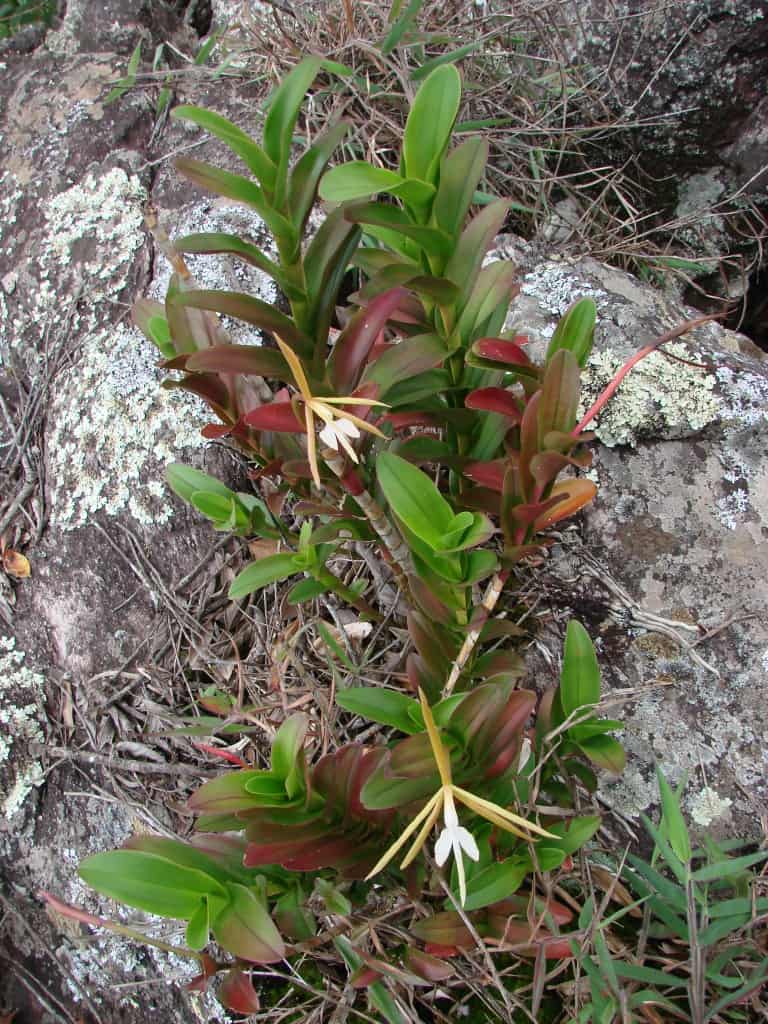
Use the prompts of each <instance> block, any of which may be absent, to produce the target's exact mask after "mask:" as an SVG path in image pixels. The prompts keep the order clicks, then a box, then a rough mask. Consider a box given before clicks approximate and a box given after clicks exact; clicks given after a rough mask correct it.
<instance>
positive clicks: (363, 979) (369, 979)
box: [349, 964, 382, 988]
mask: <svg viewBox="0 0 768 1024" xmlns="http://www.w3.org/2000/svg"><path fill="white" fill-rule="evenodd" d="M381 978H382V975H381V972H380V971H375V970H374V969H373V968H372V967H369V966H368V965H367V964H361V965H360V966H359V967H358V968H357V970H355V971H353V972H352V974H350V976H349V983H350V985H351V986H352V988H368V986H369V985H373V984H374V982H377V981H381Z"/></svg>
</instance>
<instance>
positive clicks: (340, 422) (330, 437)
mask: <svg viewBox="0 0 768 1024" xmlns="http://www.w3.org/2000/svg"><path fill="white" fill-rule="evenodd" d="M350 437H360V431H359V430H358V429H357V427H356V426H355V424H354V423H352V421H351V420H348V419H345V418H344V417H343V416H341V417H339V418H338V419H333V420H331V421H330V422H327V423H326V425H325V426H324V427H323V429H322V430H321V431H320V440H321V441H322V442H323V443H324V444H327V445H328V447H329V448H333V450H334V451H336V452H337V451H338V450H339V444H341V446H342V448H343V449H344V451H345V452H346V453H347V455H349V457H350V458H351V459H352V460H353V462H358V461H359V459H358V457H357V452H356V451H355V450H354V448H353V447H352V445H351V444H350V443H349V438H350Z"/></svg>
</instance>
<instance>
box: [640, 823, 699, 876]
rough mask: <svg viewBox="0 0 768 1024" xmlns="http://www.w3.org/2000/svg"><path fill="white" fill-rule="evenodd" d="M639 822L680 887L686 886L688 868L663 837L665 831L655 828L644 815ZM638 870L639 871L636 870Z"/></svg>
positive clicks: (665, 837) (664, 836)
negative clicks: (643, 826)
mask: <svg viewBox="0 0 768 1024" xmlns="http://www.w3.org/2000/svg"><path fill="white" fill-rule="evenodd" d="M640 820H641V821H642V823H643V825H645V828H646V830H647V831H648V834H649V835H650V836H651V838H652V839H653V841H654V843H655V844H656V847H657V849H658V851H659V853H661V855H662V857H663V858H664V860H665V861H666V862H667V866H668V867H669V869H670V871H671V872H672V874H673V875H674V876H675V878H676V879H677V880H678V882H679V883H680V885H687V884H688V881H689V869H688V866H687V865H686V864H685V863H684V862H683V861H682V860H680V858H679V857H678V856H677V854H676V853H675V851H674V850H673V849H672V847H671V846H670V844H669V841H668V839H667V836H666V835H665V831H666V830H665V829H662V828H657V827H656V826H655V825H654V824H653V822H652V821H651V819H650V818H649V817H648V816H647V815H646V814H641V815H640ZM638 870H639V869H638Z"/></svg>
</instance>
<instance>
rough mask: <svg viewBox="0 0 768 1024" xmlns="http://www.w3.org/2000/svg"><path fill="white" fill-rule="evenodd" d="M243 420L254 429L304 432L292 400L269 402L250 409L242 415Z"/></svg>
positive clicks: (305, 430) (286, 432)
mask: <svg viewBox="0 0 768 1024" xmlns="http://www.w3.org/2000/svg"><path fill="white" fill-rule="evenodd" d="M243 422H244V423H247V424H248V426H249V427H253V428H254V429H255V430H269V431H276V432H277V433H282V434H306V432H307V428H306V426H305V424H304V423H303V422H302V421H301V420H300V419H299V418H298V417H297V416H296V413H295V411H294V408H293V403H292V402H269V403H267V405H260V406H259V408H258V409H252V410H251V411H250V412H247V413H246V414H245V416H243Z"/></svg>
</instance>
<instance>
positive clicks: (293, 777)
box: [272, 714, 309, 800]
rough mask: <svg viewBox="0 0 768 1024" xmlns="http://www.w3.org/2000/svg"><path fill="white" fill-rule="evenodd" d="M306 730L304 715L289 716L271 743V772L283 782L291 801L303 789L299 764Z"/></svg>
mask: <svg viewBox="0 0 768 1024" xmlns="http://www.w3.org/2000/svg"><path fill="white" fill-rule="evenodd" d="M308 728H309V719H308V718H307V716H306V715H302V714H296V715H291V716H290V718H287V719H286V720H285V721H284V722H283V724H282V725H281V726H280V728H279V729H278V731H277V735H276V736H275V738H274V741H273V743H272V771H273V772H274V774H275V775H276V776H277V777H278V778H279V779H282V780H283V781H284V782H285V791H286V793H287V794H288V796H289V798H290V799H291V800H292V799H293V798H294V797H295V796H296V795H297V794H298V793H299V792H301V791H303V789H304V780H303V777H302V773H301V763H300V762H301V760H302V751H303V750H304V740H305V738H306V735H307V729H308Z"/></svg>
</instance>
